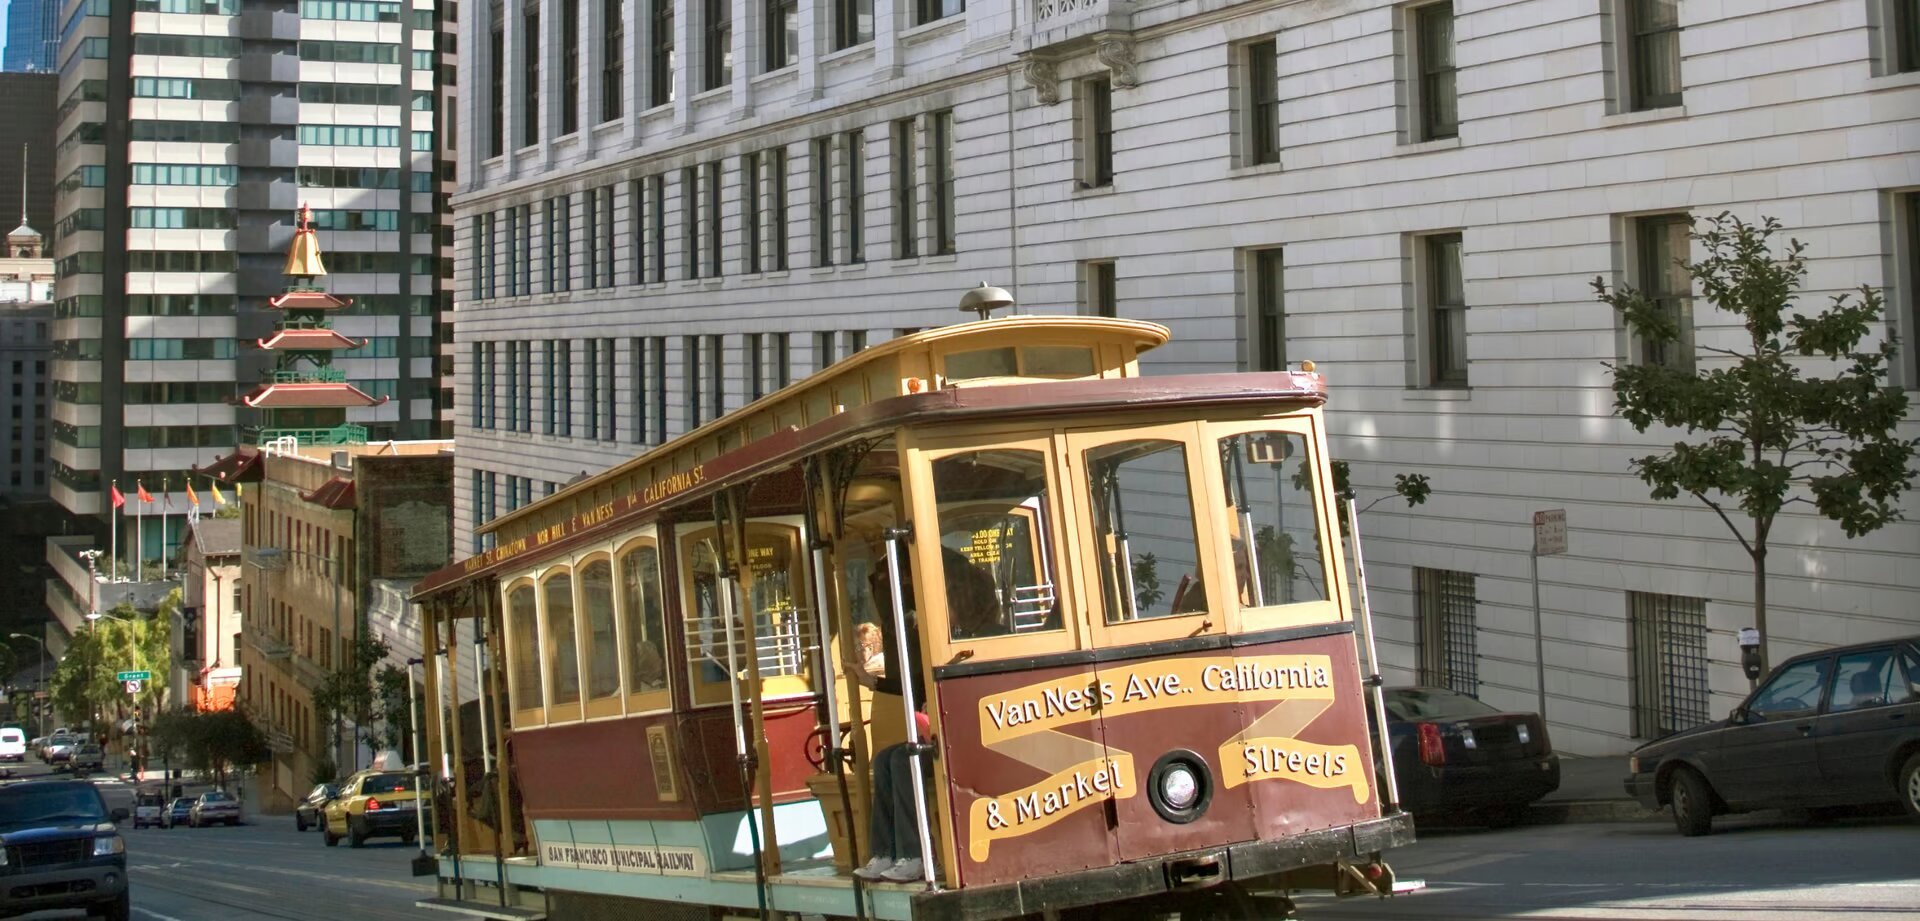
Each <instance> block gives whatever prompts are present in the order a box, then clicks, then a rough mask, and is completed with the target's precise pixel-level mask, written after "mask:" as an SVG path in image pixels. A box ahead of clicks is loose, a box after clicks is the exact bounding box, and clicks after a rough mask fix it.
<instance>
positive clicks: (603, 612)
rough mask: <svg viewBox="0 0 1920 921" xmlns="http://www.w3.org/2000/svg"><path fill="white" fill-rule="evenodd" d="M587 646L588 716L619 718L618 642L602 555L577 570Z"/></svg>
mask: <svg viewBox="0 0 1920 921" xmlns="http://www.w3.org/2000/svg"><path fill="white" fill-rule="evenodd" d="M580 610H581V613H582V614H583V615H584V621H585V622H584V626H585V628H586V629H585V631H584V635H583V636H582V637H581V639H582V641H583V642H585V643H586V656H585V658H584V661H585V663H586V666H587V668H586V671H587V674H586V686H587V716H588V717H590V718H591V717H599V716H618V715H619V714H620V710H621V705H620V642H619V638H618V637H617V636H616V635H615V630H614V617H613V563H612V561H611V560H609V559H608V558H607V557H606V556H605V555H601V556H598V557H595V558H593V559H590V560H589V561H587V562H586V563H584V564H581V566H580Z"/></svg>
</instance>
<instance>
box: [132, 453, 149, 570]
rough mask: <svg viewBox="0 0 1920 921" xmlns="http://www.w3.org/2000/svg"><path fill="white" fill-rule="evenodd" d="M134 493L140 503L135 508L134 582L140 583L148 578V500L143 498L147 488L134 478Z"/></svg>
mask: <svg viewBox="0 0 1920 921" xmlns="http://www.w3.org/2000/svg"><path fill="white" fill-rule="evenodd" d="M133 491H134V496H135V498H136V500H137V501H138V502H139V503H140V504H138V505H135V506H134V507H133V581H135V582H138V581H140V580H141V579H143V578H145V577H146V564H147V509H146V504H147V500H146V499H144V498H141V496H142V494H144V493H145V492H146V491H147V488H146V486H144V485H142V484H141V482H140V479H139V478H138V477H135V478H134V481H133Z"/></svg>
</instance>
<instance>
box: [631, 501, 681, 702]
mask: <svg viewBox="0 0 1920 921" xmlns="http://www.w3.org/2000/svg"><path fill="white" fill-rule="evenodd" d="M661 597H662V596H661V594H660V550H659V548H658V547H657V546H655V544H654V539H653V538H652V537H641V538H636V539H634V540H633V541H631V542H629V543H628V544H627V545H626V546H625V547H624V548H622V549H621V551H620V616H621V628H622V629H623V630H624V631H625V633H626V652H627V679H626V686H627V698H628V699H627V712H629V713H643V712H646V711H649V710H659V709H664V708H666V707H667V706H668V705H669V703H670V701H669V700H668V699H667V658H666V648H667V647H666V635H667V633H666V620H665V614H664V613H663V611H662V601H661Z"/></svg>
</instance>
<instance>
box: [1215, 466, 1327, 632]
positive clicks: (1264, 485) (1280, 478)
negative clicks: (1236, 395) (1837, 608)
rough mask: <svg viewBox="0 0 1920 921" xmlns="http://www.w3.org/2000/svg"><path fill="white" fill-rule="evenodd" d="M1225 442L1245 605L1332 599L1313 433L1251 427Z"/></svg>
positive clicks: (1236, 564)
mask: <svg viewBox="0 0 1920 921" xmlns="http://www.w3.org/2000/svg"><path fill="white" fill-rule="evenodd" d="M1218 446H1219V453H1220V479H1221V482H1222V484H1223V486H1224V488H1225V495H1224V496H1223V497H1222V499H1223V504H1224V506H1225V508H1224V509H1223V510H1222V511H1223V513H1224V516H1223V517H1224V520H1225V522H1226V532H1227V536H1228V537H1229V538H1230V539H1231V540H1232V542H1233V569H1234V581H1235V583H1236V586H1237V591H1238V592H1239V598H1240V605H1241V607H1254V608H1258V607H1268V606H1272V605H1282V604H1299V603H1301V602H1307V601H1326V600H1328V598H1329V597H1330V595H1329V594H1328V590H1327V585H1328V580H1327V561H1326V548H1325V547H1322V546H1321V545H1320V513H1319V510H1318V509H1317V508H1315V507H1314V500H1313V494H1314V481H1313V476H1314V473H1313V465H1312V460H1313V454H1312V452H1310V451H1308V450H1307V441H1306V437H1305V436H1304V435H1301V434H1300V433H1298V432H1278V431H1267V432H1248V433H1245V434H1240V435H1234V436H1231V437H1228V438H1222V439H1220V440H1219V443H1218ZM1249 536H1251V540H1249Z"/></svg>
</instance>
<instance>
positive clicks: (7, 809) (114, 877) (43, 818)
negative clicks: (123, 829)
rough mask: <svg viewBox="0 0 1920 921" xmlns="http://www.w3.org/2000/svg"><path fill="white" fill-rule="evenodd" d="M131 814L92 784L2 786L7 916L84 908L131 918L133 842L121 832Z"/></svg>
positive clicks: (1, 903) (1, 878) (0, 864)
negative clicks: (123, 821) (112, 805)
mask: <svg viewBox="0 0 1920 921" xmlns="http://www.w3.org/2000/svg"><path fill="white" fill-rule="evenodd" d="M126 815H127V811H126V810H125V809H115V810H114V811H113V812H112V813H111V814H109V813H108V812H107V804H106V801H105V800H103V799H101V798H100V791H99V790H98V789H96V788H95V787H94V785H93V784H91V783H88V782H86V781H79V780H52V781H33V782H26V783H16V784H11V785H9V786H5V787H0V917H10V916H13V915H24V914H28V913H31V912H36V911H47V910H49V909H76V908H77V909H85V910H86V911H87V913H88V914H90V915H94V916H97V917H106V918H109V919H111V921H127V917H128V915H129V914H130V913H131V911H132V907H131V905H130V904H129V891H128V889H127V847H126V842H125V841H123V840H122V839H121V837H120V833H119V832H118V831H116V830H115V829H114V823H115V822H118V821H120V820H121V819H123V818H126Z"/></svg>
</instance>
